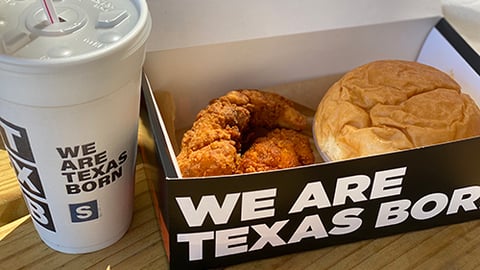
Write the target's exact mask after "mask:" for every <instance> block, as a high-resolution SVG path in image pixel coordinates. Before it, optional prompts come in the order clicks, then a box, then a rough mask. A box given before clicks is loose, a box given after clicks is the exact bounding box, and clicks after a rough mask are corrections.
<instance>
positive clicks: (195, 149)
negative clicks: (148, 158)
mask: <svg viewBox="0 0 480 270" xmlns="http://www.w3.org/2000/svg"><path fill="white" fill-rule="evenodd" d="M257 127H264V128H267V129H273V128H276V127H283V128H290V129H295V130H303V129H306V127H307V119H306V117H305V116H304V115H303V114H301V113H300V112H298V111H297V110H296V109H295V108H294V107H293V103H292V102H291V101H289V100H288V99H286V98H284V97H282V96H280V95H278V94H274V93H269V92H262V91H259V90H254V89H245V90H233V91H230V92H228V93H227V94H226V95H224V96H222V97H220V98H217V99H214V100H212V101H211V102H210V104H209V105H208V106H207V107H206V108H204V109H203V110H201V111H200V112H199V113H198V115H197V118H196V120H195V122H194V123H193V125H192V128H191V129H190V130H188V131H187V132H185V134H184V136H183V139H182V143H181V150H180V153H179V154H178V156H177V161H178V164H179V167H180V170H181V172H182V176H184V177H200V176H213V175H228V174H234V173H235V172H236V171H238V170H236V166H237V164H238V159H239V157H240V154H241V151H242V143H243V141H244V138H243V137H244V136H245V134H248V133H249V132H250V130H253V129H255V128H257Z"/></svg>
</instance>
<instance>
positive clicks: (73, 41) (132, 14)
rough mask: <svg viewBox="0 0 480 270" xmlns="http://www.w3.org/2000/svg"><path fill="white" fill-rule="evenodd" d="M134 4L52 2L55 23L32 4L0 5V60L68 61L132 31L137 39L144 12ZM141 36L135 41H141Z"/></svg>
mask: <svg viewBox="0 0 480 270" xmlns="http://www.w3.org/2000/svg"><path fill="white" fill-rule="evenodd" d="M140 2H141V1H140V0H137V1H135V0H123V1H109V0H54V1H53V3H54V5H55V8H56V11H57V13H58V16H59V18H58V19H59V21H60V22H59V23H54V24H50V23H49V21H48V20H47V16H46V14H45V12H44V10H43V8H42V5H41V2H40V1H38V0H8V1H2V2H0V62H2V61H8V60H12V58H13V59H16V61H18V60H20V59H24V60H26V59H34V60H35V61H36V60H43V62H45V61H44V60H52V61H54V62H55V61H57V62H58V61H60V62H61V61H71V60H74V58H86V57H87V58H88V57H92V54H93V56H94V55H95V54H101V53H103V52H104V51H105V50H112V47H115V46H120V45H121V44H122V43H127V41H126V40H127V39H129V38H130V39H132V38H134V37H131V35H132V32H133V33H136V32H137V36H138V32H141V31H140V30H138V29H136V27H139V26H138V25H139V24H140V23H139V21H141V20H144V21H145V20H146V19H145V18H146V17H148V11H147V10H146V4H145V3H144V2H142V3H141V4H140ZM143 24H145V22H143ZM140 27H142V26H140ZM145 32H148V31H145ZM129 35H130V37H129ZM147 35H148V34H145V35H144V36H145V37H140V38H143V40H141V41H139V42H142V43H143V42H144V41H145V39H146V36H147ZM137 38H138V37H137ZM2 58H3V60H2ZM77 60H78V59H77ZM47 62H48V61H47Z"/></svg>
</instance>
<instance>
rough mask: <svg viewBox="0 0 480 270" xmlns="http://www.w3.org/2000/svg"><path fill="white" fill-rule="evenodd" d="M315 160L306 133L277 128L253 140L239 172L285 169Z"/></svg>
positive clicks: (241, 162) (243, 157)
mask: <svg viewBox="0 0 480 270" xmlns="http://www.w3.org/2000/svg"><path fill="white" fill-rule="evenodd" d="M314 161H315V158H314V155H313V151H312V148H311V147H310V142H309V138H308V137H307V136H306V135H304V134H302V133H300V132H298V131H295V130H290V129H275V130H273V131H270V132H269V133H267V135H266V136H264V137H259V138H257V139H256V140H255V141H254V142H253V144H252V146H250V148H248V150H247V151H246V152H245V153H244V154H243V155H242V157H241V158H240V161H239V164H238V167H237V173H250V172H261V171H268V170H275V169H285V168H290V167H295V166H301V165H308V164H312V163H313V162H314Z"/></svg>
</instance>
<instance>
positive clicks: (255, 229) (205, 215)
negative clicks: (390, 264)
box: [142, 17, 480, 269]
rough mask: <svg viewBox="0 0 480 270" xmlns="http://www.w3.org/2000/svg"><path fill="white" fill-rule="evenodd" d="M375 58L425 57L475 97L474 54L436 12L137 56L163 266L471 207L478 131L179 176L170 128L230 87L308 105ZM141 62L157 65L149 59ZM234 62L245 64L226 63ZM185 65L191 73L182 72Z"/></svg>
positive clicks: (459, 213)
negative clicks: (341, 157) (300, 162)
mask: <svg viewBox="0 0 480 270" xmlns="http://www.w3.org/2000/svg"><path fill="white" fill-rule="evenodd" d="M219 59H220V60H219ZM378 59H404V60H416V61H419V62H422V63H426V64H429V65H432V66H435V67H437V68H439V69H441V70H443V71H445V72H447V73H449V74H451V75H452V76H453V77H454V78H455V79H456V80H457V81H458V82H459V83H460V84H461V85H462V88H463V91H464V92H465V93H468V94H470V95H471V97H472V98H473V99H474V100H475V101H476V102H477V104H480V76H479V74H480V57H479V55H478V54H477V53H475V52H474V51H473V50H472V49H471V48H470V47H469V46H468V45H467V44H466V43H465V42H464V41H463V39H462V38H461V37H460V36H459V35H458V34H457V33H456V32H455V30H454V29H453V28H452V27H451V26H450V25H449V24H448V22H447V21H446V20H445V19H442V18H439V17H427V18H416V19H411V20H403V21H395V22H390V23H379V24H371V25H361V26H354V27H345V28H341V29H334V30H326V31H315V32H309V33H300V34H295V35H287V36H279V37H272V38H265V39H254V40H246V41H239V42H231V43H224V44H213V45H208V46H207V45H206V46H195V47H188V48H181V49H177V50H175V49H174V50H169V51H158V52H150V53H149V54H148V55H147V65H146V69H145V72H146V74H147V77H148V78H149V79H150V82H151V83H149V81H148V80H147V79H145V80H144V85H143V95H144V102H145V105H146V108H147V111H146V112H145V113H144V114H143V116H142V120H143V122H144V124H145V125H147V126H148V127H149V128H150V131H151V133H152V136H153V138H154V142H155V153H150V154H152V155H146V157H147V158H146V159H147V161H146V162H147V163H150V164H153V166H154V167H155V166H156V167H157V168H158V173H159V176H158V177H157V178H156V179H155V180H156V181H157V182H155V183H154V188H155V197H156V202H157V203H158V216H159V223H160V226H161V229H162V234H163V240H164V243H165V249H166V252H167V254H168V256H169V261H170V268H171V269H196V268H198V269H204V268H216V267H221V266H226V265H232V264H237V263H241V262H245V261H251V260H256V259H260V258H266V257H272V256H279V255H282V254H287V253H293V252H300V251H304V250H311V249H318V248H322V247H326V246H330V245H339V244H343V243H348V242H354V241H359V240H363V239H370V238H378V237H383V236H387V235H392V234H396V233H403V232H408V231H413V230H421V229H426V228H430V227H434V226H439V225H445V224H453V223H458V222H464V221H467V220H472V219H478V218H480V211H479V206H480V166H479V164H480V137H475V138H470V139H465V140H461V141H455V142H449V143H444V144H439V145H434V146H428V147H422V148H418V149H412V150H407V151H400V152H394V153H388V154H383V155H377V156H371V157H364V158H358V159H353V160H346V161H339V162H323V163H318V164H314V165H309V166H304V167H297V168H292V169H286V170H278V171H270V172H264V173H253V174H243V175H232V176H220V177H206V178H188V179H187V178H186V179H182V177H181V176H180V172H179V169H178V164H177V163H176V159H175V156H176V152H175V151H176V150H177V148H176V145H177V142H178V140H179V136H178V134H176V133H177V132H179V131H181V130H185V129H186V128H188V127H189V126H190V125H191V124H192V122H193V120H194V117H195V115H196V113H197V112H198V111H199V110H200V109H201V108H203V107H205V106H206V104H207V103H208V101H209V100H211V99H213V98H215V97H218V96H221V95H223V94H224V93H226V92H227V91H228V90H231V89H233V88H259V89H265V88H268V89H269V90H272V91H277V92H279V93H281V94H282V95H285V96H286V97H288V98H290V99H292V100H294V101H295V102H297V103H300V104H302V105H304V106H306V107H309V108H311V109H312V110H315V108H316V106H317V105H318V103H319V102H320V100H321V98H322V95H323V94H324V93H325V91H326V90H327V89H328V87H329V86H330V85H331V84H332V83H333V82H335V81H336V80H337V79H338V78H339V77H340V76H341V75H343V74H344V73H345V72H347V71H349V70H351V69H352V68H354V67H356V66H359V65H361V64H364V63H366V62H370V61H373V60H378ZM149 61H150V63H152V62H155V61H162V63H163V64H162V65H161V66H165V67H166V68H164V69H162V68H158V67H156V68H151V66H150V68H149V63H148V62H149ZM239 62H241V63H240V65H241V66H242V67H248V68H247V69H245V68H242V69H241V70H238V69H236V68H235V63H239ZM219 63H220V64H219ZM225 63H228V64H225ZM219 67H220V68H219ZM167 68H170V69H171V70H170V71H169V70H167ZM172 70H174V71H172ZM212 70H215V72H212ZM192 71H195V72H198V73H199V74H198V73H197V74H193V75H192V79H191V80H190V77H189V74H190V72H192ZM178 74H180V75H178ZM199 78H200V79H199ZM277 86H278V87H277ZM170 99H171V100H173V104H172V103H171V102H170V101H171V100H170ZM172 106H174V107H172ZM172 110H173V111H174V112H175V113H174V114H173V115H172V114H171V113H170V112H171V111H172ZM173 117H174V121H172V119H173ZM180 133H181V132H180ZM155 157H156V158H158V160H156V161H155Z"/></svg>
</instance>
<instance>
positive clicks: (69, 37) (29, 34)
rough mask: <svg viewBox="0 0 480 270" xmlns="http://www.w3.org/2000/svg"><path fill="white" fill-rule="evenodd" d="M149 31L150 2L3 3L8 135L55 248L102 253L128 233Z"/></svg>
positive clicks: (29, 200)
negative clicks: (141, 90) (143, 69)
mask: <svg viewBox="0 0 480 270" xmlns="http://www.w3.org/2000/svg"><path fill="white" fill-rule="evenodd" d="M52 14H53V15H52ZM150 28H151V20H150V15H149V13H148V7H147V4H146V2H145V0H116V1H113V0H111V1H110V0H101V1H91V0H60V1H58V0H54V1H51V0H49V1H43V0H42V1H38V0H11V1H2V2H0V81H1V87H0V133H1V136H2V139H3V141H4V143H5V148H6V149H7V151H8V154H9V157H10V160H11V164H12V166H13V168H14V169H15V171H16V173H17V178H18V182H19V185H20V187H21V190H22V192H23V196H24V199H25V202H26V204H27V206H28V209H29V211H30V214H31V218H32V221H33V223H34V225H35V228H36V230H37V232H38V233H39V235H40V237H41V239H42V240H43V241H44V242H45V243H46V244H47V245H48V246H50V247H51V248H53V249H55V250H58V251H61V252H65V253H86V252H92V251H95V250H99V249H102V248H104V247H107V246H109V245H111V244H113V243H115V242H116V241H117V240H119V239H120V238H121V237H122V236H123V235H124V234H125V232H126V231H127V230H128V228H129V226H130V223H131V219H132V213H133V198H134V181H135V180H134V179H135V178H134V173H135V159H136V151H137V132H138V118H139V104H140V84H141V73H142V65H143V62H144V59H145V42H146V39H147V37H148V35H149V32H150Z"/></svg>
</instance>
